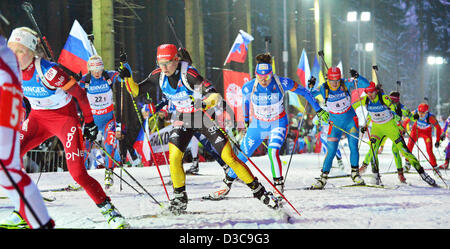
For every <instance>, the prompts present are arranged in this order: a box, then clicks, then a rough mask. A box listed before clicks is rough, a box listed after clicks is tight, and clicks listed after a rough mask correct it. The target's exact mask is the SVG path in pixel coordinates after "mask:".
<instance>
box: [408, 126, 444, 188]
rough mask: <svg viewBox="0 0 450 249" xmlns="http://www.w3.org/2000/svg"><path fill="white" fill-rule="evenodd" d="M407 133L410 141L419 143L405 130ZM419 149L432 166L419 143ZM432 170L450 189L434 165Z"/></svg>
mask: <svg viewBox="0 0 450 249" xmlns="http://www.w3.org/2000/svg"><path fill="white" fill-rule="evenodd" d="M405 132H406V134H408V136H409V139H412V140H413V142H414V143H415V144H416V143H417V142H418V141H416V140H415V139H414V138H413V137H412V136H411V135H410V133H409V132H408V131H407V130H406V129H405ZM417 149H419V151H420V153H422V155H423V157H425V159H426V160H427V161H428V163H429V164H430V165H431V162H430V160H429V159H428V157H427V156H426V155H425V153H423V151H422V150H421V149H420V147H419V143H417ZM436 167H437V165H436ZM431 168H432V169H433V170H434V172H435V173H436V175H438V176H439V178H440V179H441V180H442V182H443V183H444V184H445V186H447V189H448V188H449V187H448V185H447V183H446V182H445V181H444V178H442V176H441V174H440V173H439V171H437V170H436V169H435V167H433V165H431Z"/></svg>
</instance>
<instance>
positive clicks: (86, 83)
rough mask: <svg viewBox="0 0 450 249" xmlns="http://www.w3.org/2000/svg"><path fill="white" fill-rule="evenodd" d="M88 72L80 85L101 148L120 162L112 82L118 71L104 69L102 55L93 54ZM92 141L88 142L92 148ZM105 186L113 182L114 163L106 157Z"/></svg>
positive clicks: (109, 185) (118, 78) (117, 78)
mask: <svg viewBox="0 0 450 249" xmlns="http://www.w3.org/2000/svg"><path fill="white" fill-rule="evenodd" d="M87 68H88V71H89V73H88V74H86V75H84V76H83V78H82V79H81V80H80V86H81V87H82V88H84V89H86V94H87V98H88V100H89V104H90V106H91V109H92V116H93V119H94V122H95V125H96V126H97V127H98V129H99V131H100V132H101V134H102V142H101V144H102V145H103V148H104V149H105V150H106V152H107V153H108V154H109V155H111V156H112V157H113V158H114V160H116V161H117V162H120V161H121V160H120V154H119V151H118V140H117V139H116V137H115V132H116V121H115V117H114V104H113V91H112V84H114V83H115V82H116V81H120V77H119V73H118V72H115V71H106V70H104V69H105V67H104V65H103V60H102V57H100V56H99V55H93V56H91V57H90V58H89V60H88V63H87ZM92 146H93V143H92V142H90V143H89V144H88V148H92ZM105 164H106V165H105V188H109V187H111V186H112V184H113V178H112V176H113V172H112V171H113V169H114V167H115V164H114V163H113V161H112V159H111V158H109V157H107V158H106V160H105Z"/></svg>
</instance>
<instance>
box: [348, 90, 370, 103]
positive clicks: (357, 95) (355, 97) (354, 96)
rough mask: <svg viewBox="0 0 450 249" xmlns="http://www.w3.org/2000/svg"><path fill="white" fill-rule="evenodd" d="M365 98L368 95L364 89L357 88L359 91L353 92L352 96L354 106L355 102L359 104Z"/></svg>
mask: <svg viewBox="0 0 450 249" xmlns="http://www.w3.org/2000/svg"><path fill="white" fill-rule="evenodd" d="M364 96H366V93H365V92H364V88H357V89H355V90H353V91H352V94H351V99H352V100H351V101H352V105H353V104H354V103H355V102H358V101H359V100H360V99H361V98H363V97H364Z"/></svg>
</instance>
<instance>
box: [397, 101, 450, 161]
mask: <svg viewBox="0 0 450 249" xmlns="http://www.w3.org/2000/svg"><path fill="white" fill-rule="evenodd" d="M428 109H429V107H428V105H427V104H425V103H422V104H420V105H419V106H418V107H417V109H416V110H414V111H412V113H413V117H414V124H413V126H412V128H411V134H410V135H411V136H410V138H409V140H408V149H409V150H410V151H412V150H413V148H414V144H415V143H416V142H417V141H418V140H419V137H420V138H422V139H423V140H424V141H425V146H426V148H427V154H428V159H429V163H430V164H431V166H432V167H433V168H435V169H436V170H439V168H436V167H437V163H436V157H435V156H434V153H433V138H432V131H433V126H434V128H435V129H436V143H435V144H434V146H435V147H436V148H439V144H440V137H441V133H442V129H441V126H440V125H439V122H438V121H437V120H436V116H434V114H433V113H431V112H429V111H428ZM409 121H410V119H409V118H407V119H405V121H403V127H406V124H407V123H409ZM417 146H419V145H417ZM405 167H407V169H409V168H410V167H411V162H410V161H409V160H408V159H406V163H405Z"/></svg>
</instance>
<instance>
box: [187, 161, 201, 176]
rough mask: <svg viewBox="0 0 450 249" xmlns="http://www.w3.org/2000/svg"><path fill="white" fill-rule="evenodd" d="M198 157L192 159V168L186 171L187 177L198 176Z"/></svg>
mask: <svg viewBox="0 0 450 249" xmlns="http://www.w3.org/2000/svg"><path fill="white" fill-rule="evenodd" d="M198 171H199V168H198V157H196V158H193V159H192V166H191V168H190V169H188V170H186V174H188V175H198Z"/></svg>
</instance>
